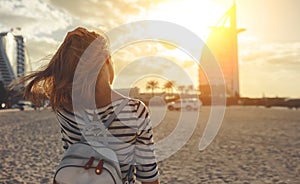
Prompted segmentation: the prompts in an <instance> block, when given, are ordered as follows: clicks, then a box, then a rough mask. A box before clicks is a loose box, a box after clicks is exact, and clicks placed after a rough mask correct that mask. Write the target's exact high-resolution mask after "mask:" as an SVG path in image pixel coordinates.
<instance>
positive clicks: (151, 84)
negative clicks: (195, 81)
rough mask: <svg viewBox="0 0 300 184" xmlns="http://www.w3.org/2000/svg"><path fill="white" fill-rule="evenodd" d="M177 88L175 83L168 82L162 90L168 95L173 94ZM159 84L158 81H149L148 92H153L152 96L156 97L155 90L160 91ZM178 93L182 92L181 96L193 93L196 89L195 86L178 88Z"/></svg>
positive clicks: (147, 84)
mask: <svg viewBox="0 0 300 184" xmlns="http://www.w3.org/2000/svg"><path fill="white" fill-rule="evenodd" d="M174 87H175V81H167V82H166V83H164V85H163V87H162V89H163V90H165V92H166V93H170V94H173V89H174ZM159 88H160V87H159V82H158V81H157V80H149V81H147V83H146V90H151V92H152V96H153V95H154V90H155V89H159ZM177 89H178V91H180V93H181V94H183V93H188V92H189V91H193V90H194V87H193V85H188V86H184V85H181V86H177Z"/></svg>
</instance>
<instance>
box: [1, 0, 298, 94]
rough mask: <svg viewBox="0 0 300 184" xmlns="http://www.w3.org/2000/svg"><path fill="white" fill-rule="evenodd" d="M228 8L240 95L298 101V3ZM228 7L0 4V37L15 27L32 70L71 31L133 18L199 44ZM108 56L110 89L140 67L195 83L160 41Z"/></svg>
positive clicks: (195, 3) (121, 2)
mask: <svg viewBox="0 0 300 184" xmlns="http://www.w3.org/2000/svg"><path fill="white" fill-rule="evenodd" d="M236 3H237V25H238V28H246V31H245V32H243V33H241V34H240V35H239V71H240V93H241V96H243V97H262V96H263V94H264V95H265V96H267V97H275V96H278V97H292V98H300V80H299V79H300V11H299V7H300V1H299V0H237V1H236ZM231 4H232V0H201V1H200V0H152V1H148V0H84V1H81V0H66V1H61V0H45V1H42V0H39V1H38V0H19V1H17V0H0V32H4V31H8V30H10V29H11V28H16V27H21V29H22V30H21V34H22V35H24V37H25V38H26V47H27V51H28V53H29V56H30V59H31V62H32V65H33V68H37V67H38V66H40V65H43V62H41V61H40V59H42V58H44V57H45V56H47V55H49V54H53V53H54V52H55V50H56V49H57V47H58V46H59V44H60V43H61V42H62V40H63V38H64V36H65V35H66V33H67V32H68V31H70V30H72V29H74V28H75V27H78V26H83V27H87V28H89V29H91V30H103V31H109V30H110V29H112V28H115V27H117V26H119V25H122V24H125V23H130V22H132V21H136V20H145V19H146V20H151V19H153V20H163V21H169V22H172V23H176V24H178V25H180V26H183V27H185V28H187V29H188V30H190V31H192V32H193V33H195V34H196V35H198V36H199V37H200V38H201V39H203V40H206V38H207V35H208V34H209V29H208V27H209V26H213V25H214V24H216V22H217V20H218V19H219V18H220V17H221V16H222V14H223V13H224V12H225V11H226V10H227V9H228V8H229V7H230V6H231ZM178 36H180V35H178ZM114 59H115V64H116V71H117V73H119V74H120V75H122V77H120V78H118V79H119V81H116V86H115V87H116V88H118V87H126V86H124V84H126V81H125V79H126V78H127V79H128V80H129V81H131V83H130V84H129V85H133V83H134V84H138V83H139V82H140V81H139V80H142V78H143V77H144V78H146V77H148V76H149V75H150V73H151V72H150V73H149V72H148V73H147V75H146V74H145V72H144V70H143V69H144V68H145V67H146V68H147V69H149V71H152V73H153V76H158V78H164V79H162V80H176V83H177V84H178V85H181V84H185V83H188V82H187V81H190V82H192V83H193V84H194V85H197V82H198V79H197V76H198V74H197V64H196V63H195V62H194V61H193V60H192V58H190V57H189V56H187V55H186V54H185V53H184V52H182V51H180V50H178V49H174V48H172V47H171V48H170V47H168V46H165V45H163V44H160V43H151V44H149V43H139V44H137V45H133V46H128V47H126V48H124V49H121V50H120V51H118V52H117V53H116V54H115V55H114ZM152 60H154V61H153V62H152ZM125 69H126V70H125ZM163 73H165V74H166V73H168V74H166V75H163ZM123 76H124V77H123ZM188 78H189V79H190V80H189V79H188ZM132 82H133V83H132ZM122 85H123V86H122Z"/></svg>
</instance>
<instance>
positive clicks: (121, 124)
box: [56, 99, 159, 183]
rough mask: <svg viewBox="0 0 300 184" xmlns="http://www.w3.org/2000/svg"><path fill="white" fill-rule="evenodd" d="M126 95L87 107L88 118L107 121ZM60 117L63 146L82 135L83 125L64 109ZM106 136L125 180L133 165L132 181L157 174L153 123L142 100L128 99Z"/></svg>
mask: <svg viewBox="0 0 300 184" xmlns="http://www.w3.org/2000/svg"><path fill="white" fill-rule="evenodd" d="M122 100H123V99H119V100H116V101H113V102H112V103H111V104H109V105H107V106H105V107H101V108H97V109H96V110H91V109H88V110H86V113H87V116H88V117H89V119H95V118H96V119H98V120H101V121H99V122H105V121H106V120H107V119H108V118H109V116H110V115H111V114H112V113H113V112H114V110H115V109H116V108H117V107H118V106H119V105H120V103H121V102H122ZM56 115H57V119H58V121H59V123H60V126H61V135H62V142H63V147H64V149H68V147H69V146H70V145H71V144H73V143H75V142H78V141H80V140H81V139H82V133H81V131H80V130H81V128H82V127H81V125H82V123H79V121H78V119H79V118H75V115H74V114H73V113H72V112H69V111H67V110H66V109H62V110H59V111H56ZM108 131H109V136H112V137H113V139H107V140H108V144H109V146H110V148H111V149H113V150H114V151H115V153H116V155H117V158H118V161H119V164H120V168H121V172H122V178H123V181H125V179H126V178H127V177H128V174H129V170H130V166H131V165H134V166H135V169H134V170H135V173H134V176H133V177H130V178H129V181H130V183H135V179H137V180H139V181H141V182H151V181H155V180H157V178H158V175H159V173H158V168H157V163H156V159H155V155H154V142H153V132H152V125H151V121H150V117H149V111H148V109H147V108H146V106H145V105H144V103H142V102H141V101H139V100H136V99H129V101H128V103H127V104H126V105H125V107H124V108H123V109H122V110H121V112H120V113H119V114H117V116H116V117H115V119H114V120H113V122H112V124H111V125H110V126H109V128H108Z"/></svg>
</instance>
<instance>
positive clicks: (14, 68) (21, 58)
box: [0, 32, 31, 87]
mask: <svg viewBox="0 0 300 184" xmlns="http://www.w3.org/2000/svg"><path fill="white" fill-rule="evenodd" d="M30 70H31V66H30V63H29V58H28V57H27V55H26V50H25V45H24V38H23V36H21V35H15V34H13V32H3V33H0V81H2V82H3V83H4V86H5V87H7V86H8V85H9V84H10V83H11V81H12V80H14V79H16V78H17V77H21V76H23V75H24V73H25V72H28V71H30Z"/></svg>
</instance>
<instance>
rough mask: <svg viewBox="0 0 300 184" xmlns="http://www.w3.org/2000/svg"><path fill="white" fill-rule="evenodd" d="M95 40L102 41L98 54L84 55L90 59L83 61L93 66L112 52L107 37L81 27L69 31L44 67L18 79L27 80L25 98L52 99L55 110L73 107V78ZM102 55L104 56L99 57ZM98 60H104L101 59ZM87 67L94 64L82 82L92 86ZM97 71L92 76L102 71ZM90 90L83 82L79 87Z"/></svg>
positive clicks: (34, 101)
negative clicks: (85, 53) (86, 51)
mask: <svg viewBox="0 0 300 184" xmlns="http://www.w3.org/2000/svg"><path fill="white" fill-rule="evenodd" d="M96 39H97V40H100V42H98V46H97V51H98V52H97V54H98V55H95V54H94V53H93V55H92V57H90V58H87V57H85V60H90V61H88V62H86V61H84V62H85V63H90V64H92V65H99V64H98V63H101V62H104V61H105V60H106V59H107V58H108V57H109V55H110V53H109V48H108V45H109V43H108V39H107V38H106V36H105V35H104V34H98V33H95V32H89V31H87V30H86V29H84V28H80V27H79V28H77V29H75V30H74V31H71V32H69V33H68V34H67V36H66V37H65V39H64V41H63V43H62V44H61V46H60V47H59V49H58V50H57V52H56V53H55V54H54V56H53V57H52V59H51V60H50V62H49V64H48V65H47V67H46V68H45V69H43V70H40V71H36V72H33V73H31V74H29V75H27V76H25V77H23V78H21V79H20V80H19V81H18V84H21V83H26V85H25V89H24V97H25V98H26V99H28V100H31V101H32V102H33V103H35V104H41V103H42V102H43V101H44V100H46V99H49V101H50V105H51V107H52V109H53V110H54V111H56V110H58V109H61V108H66V109H69V110H72V86H74V85H73V79H74V74H75V71H76V68H77V65H78V63H79V61H81V60H82V58H81V57H82V56H83V54H84V52H85V50H86V49H87V48H88V47H89V46H90V44H91V43H92V42H94V41H95V40H96ZM99 43H100V46H99ZM99 54H100V55H102V56H101V57H99ZM99 59H100V60H104V61H99ZM85 63H84V64H85ZM88 68H95V67H94V66H88V67H87V71H85V72H84V73H85V74H84V75H83V76H81V78H82V80H81V83H82V84H85V85H89V81H88V79H89V77H88V75H89V74H90V73H91V71H89V70H88ZM96 68H97V67H96ZM98 68H99V67H98ZM95 72H96V74H94V75H93V77H95V76H97V74H98V72H99V71H94V73H95ZM87 89H88V87H87V86H84V85H81V86H80V87H79V89H76V90H79V91H84V90H87ZM92 92H95V91H92V90H90V93H92ZM85 93H86V92H85ZM86 96H89V94H87V95H86Z"/></svg>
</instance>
